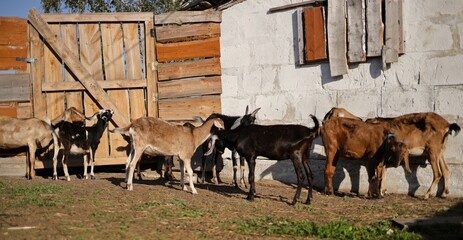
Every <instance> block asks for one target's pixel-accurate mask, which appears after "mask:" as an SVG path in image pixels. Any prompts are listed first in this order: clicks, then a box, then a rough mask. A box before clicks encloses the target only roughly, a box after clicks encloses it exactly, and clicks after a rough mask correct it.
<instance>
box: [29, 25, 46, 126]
mask: <svg viewBox="0 0 463 240" xmlns="http://www.w3.org/2000/svg"><path fill="white" fill-rule="evenodd" d="M28 28H29V39H30V40H29V41H30V48H31V49H30V54H31V55H30V57H35V58H37V59H38V61H37V62H36V63H34V64H32V66H31V82H32V99H33V100H32V107H33V112H34V117H36V118H40V119H45V117H46V115H47V105H46V101H45V93H43V92H42V80H43V79H44V78H45V71H44V70H45V63H44V61H43V59H44V58H43V51H44V43H43V42H42V40H41V38H40V34H39V33H38V32H37V30H35V29H34V28H33V27H31V26H30V25H29V27H28Z"/></svg>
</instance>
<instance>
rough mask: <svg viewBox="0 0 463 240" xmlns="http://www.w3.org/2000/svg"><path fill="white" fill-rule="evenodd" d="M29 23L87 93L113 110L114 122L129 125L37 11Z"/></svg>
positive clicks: (30, 17)
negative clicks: (58, 55)
mask: <svg viewBox="0 0 463 240" xmlns="http://www.w3.org/2000/svg"><path fill="white" fill-rule="evenodd" d="M29 22H30V23H31V24H32V25H33V26H34V28H35V29H37V30H38V32H39V33H40V34H41V35H42V36H43V37H44V38H45V39H46V41H47V43H49V45H50V46H51V47H52V48H53V49H54V50H55V51H56V52H57V53H58V54H60V56H61V58H62V59H63V61H64V62H65V63H66V65H67V66H69V68H70V70H71V71H72V72H73V73H74V75H75V76H76V77H77V78H78V80H79V81H80V82H81V83H82V84H83V85H84V86H85V88H86V89H87V91H88V92H89V93H90V94H91V95H92V97H93V98H94V99H95V101H96V102H97V103H98V104H100V105H101V106H102V107H103V108H111V109H113V110H114V112H115V114H114V117H113V120H114V122H116V123H117V124H121V125H126V124H128V123H129V120H128V118H127V116H125V115H124V114H123V113H122V112H121V111H120V110H119V108H118V106H116V105H115V104H114V103H113V102H112V101H111V99H110V98H109V96H108V95H107V94H106V93H105V92H104V90H103V89H101V88H100V87H99V86H98V85H97V83H96V82H95V81H94V80H93V78H92V74H91V73H90V72H89V71H88V70H87V69H85V67H84V66H83V65H82V64H81V63H80V62H79V59H78V58H76V57H75V56H73V55H71V54H70V53H69V52H70V50H69V48H67V47H66V46H65V45H63V44H62V43H61V42H60V41H59V38H58V36H56V35H54V34H53V32H52V31H51V30H50V28H49V27H48V25H47V23H46V22H45V21H44V20H43V19H42V18H41V17H40V15H39V14H38V13H37V11H36V10H35V9H32V10H31V11H29Z"/></svg>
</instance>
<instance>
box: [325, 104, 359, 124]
mask: <svg viewBox="0 0 463 240" xmlns="http://www.w3.org/2000/svg"><path fill="white" fill-rule="evenodd" d="M339 117H343V118H350V119H357V120H360V121H363V120H362V119H361V118H359V117H357V116H355V115H354V114H352V113H350V112H349V111H347V110H346V109H345V108H337V107H333V108H331V109H330V111H328V112H327V113H326V114H325V117H323V122H325V121H328V120H330V119H333V118H339Z"/></svg>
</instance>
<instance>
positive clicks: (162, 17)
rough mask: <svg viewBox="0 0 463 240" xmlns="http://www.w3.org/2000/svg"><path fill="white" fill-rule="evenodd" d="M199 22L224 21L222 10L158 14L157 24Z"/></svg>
mask: <svg viewBox="0 0 463 240" xmlns="http://www.w3.org/2000/svg"><path fill="white" fill-rule="evenodd" d="M199 22H217V23H220V22H222V12H219V11H177V12H168V13H163V14H159V15H156V18H155V23H154V24H155V25H161V24H178V25H181V24H184V23H199Z"/></svg>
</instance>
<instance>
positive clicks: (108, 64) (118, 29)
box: [101, 23, 130, 156]
mask: <svg viewBox="0 0 463 240" xmlns="http://www.w3.org/2000/svg"><path fill="white" fill-rule="evenodd" d="M101 39H102V44H103V62H104V69H105V76H106V79H108V80H110V79H125V78H126V76H125V67H126V66H125V64H124V48H123V46H124V43H123V33H122V26H121V23H104V24H101ZM108 95H109V97H110V98H111V99H112V101H113V102H114V104H116V105H117V106H118V107H119V110H120V114H124V116H127V117H128V116H130V109H129V104H128V103H129V93H128V91H127V90H109V91H108ZM129 119H130V117H129ZM110 127H111V128H114V127H115V126H114V125H113V124H112V123H111V124H110ZM109 141H110V143H111V144H110V153H111V156H122V155H125V152H120V151H118V150H117V149H118V148H119V147H120V146H125V145H127V142H126V141H125V140H124V138H123V137H122V136H121V135H120V134H110V135H109Z"/></svg>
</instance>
